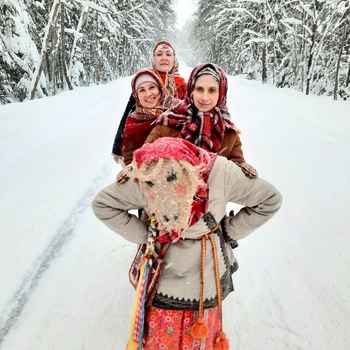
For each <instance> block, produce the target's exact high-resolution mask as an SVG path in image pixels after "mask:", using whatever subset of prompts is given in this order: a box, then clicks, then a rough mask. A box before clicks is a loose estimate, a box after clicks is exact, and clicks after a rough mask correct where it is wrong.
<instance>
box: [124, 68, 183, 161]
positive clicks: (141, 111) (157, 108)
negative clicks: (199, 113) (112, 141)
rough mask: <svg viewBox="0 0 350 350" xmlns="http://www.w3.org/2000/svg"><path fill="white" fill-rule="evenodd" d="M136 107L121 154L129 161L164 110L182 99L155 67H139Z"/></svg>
mask: <svg viewBox="0 0 350 350" xmlns="http://www.w3.org/2000/svg"><path fill="white" fill-rule="evenodd" d="M131 88H132V95H133V97H134V99H135V102H136V107H135V110H134V111H133V112H132V113H130V114H129V115H128V117H127V119H126V123H125V127H124V133H123V138H122V144H121V150H120V155H121V156H122V157H123V159H124V163H125V164H126V165H128V164H129V163H130V162H131V161H132V157H133V153H134V151H135V150H137V149H138V148H140V147H141V146H142V145H143V144H144V142H145V140H146V138H147V136H148V135H149V133H150V132H151V130H152V129H153V125H151V124H152V123H153V122H154V121H155V120H156V119H157V118H158V117H159V116H160V115H161V114H162V113H163V112H164V111H166V110H168V109H169V108H171V107H172V106H174V105H175V104H177V103H178V102H179V101H180V100H179V99H177V98H175V97H173V96H172V95H170V94H169V92H168V90H167V89H166V88H165V86H164V84H163V81H162V79H161V77H160V76H159V75H158V74H157V73H156V72H155V71H154V70H152V69H142V70H140V71H138V72H137V73H136V74H135V76H134V77H133V79H132V81H131Z"/></svg>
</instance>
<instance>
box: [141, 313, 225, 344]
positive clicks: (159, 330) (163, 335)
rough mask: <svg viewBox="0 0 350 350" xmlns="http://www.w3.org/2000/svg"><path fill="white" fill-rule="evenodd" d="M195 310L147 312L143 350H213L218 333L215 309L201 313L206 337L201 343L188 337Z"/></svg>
mask: <svg viewBox="0 0 350 350" xmlns="http://www.w3.org/2000/svg"><path fill="white" fill-rule="evenodd" d="M197 318H198V311H197V310H196V311H194V310H166V309H160V308H157V307H154V306H151V307H149V308H148V309H147V312H146V322H145V323H146V325H145V335H144V339H145V344H144V347H143V349H144V350H163V349H164V350H212V349H213V346H214V340H215V339H216V337H217V336H218V334H219V331H220V329H221V322H220V318H219V309H218V307H217V306H216V307H213V308H211V309H205V310H204V319H205V322H206V324H207V325H208V327H209V337H208V338H206V339H203V340H200V339H194V338H192V336H191V335H190V327H191V325H192V322H193V320H195V319H197Z"/></svg>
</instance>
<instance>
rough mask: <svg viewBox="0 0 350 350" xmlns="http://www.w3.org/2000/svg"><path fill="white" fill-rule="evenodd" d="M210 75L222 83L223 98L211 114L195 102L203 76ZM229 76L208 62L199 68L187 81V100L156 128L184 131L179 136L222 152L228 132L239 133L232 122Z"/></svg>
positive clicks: (166, 114)
mask: <svg viewBox="0 0 350 350" xmlns="http://www.w3.org/2000/svg"><path fill="white" fill-rule="evenodd" d="M204 74H209V75H211V76H213V77H214V79H216V80H217V81H218V84H219V98H218V102H217V104H216V106H215V107H214V108H213V109H212V110H211V111H209V112H202V111H199V110H198V109H197V108H196V107H195V105H194V101H193V90H194V86H195V83H196V80H197V78H198V77H199V76H201V75H204ZM227 89H228V84H227V77H226V74H225V72H224V71H223V69H222V68H220V67H219V66H217V65H216V64H214V63H204V64H201V65H199V66H197V67H195V68H194V69H193V70H192V72H191V74H190V77H189V79H188V82H187V92H186V96H185V99H184V100H183V101H182V102H180V103H179V104H177V105H175V106H174V107H173V108H172V109H170V110H168V111H166V112H164V113H163V114H162V115H161V116H160V117H159V118H158V119H157V120H156V122H155V124H156V125H169V126H174V127H177V128H181V132H180V134H179V137H181V138H183V139H185V140H188V141H190V142H192V143H194V144H196V145H197V146H199V147H202V148H204V149H206V150H208V151H211V152H217V151H218V150H219V149H220V146H221V143H222V140H223V137H224V133H225V129H233V130H235V131H236V132H237V133H239V131H238V129H237V128H236V126H235V125H234V124H233V123H232V121H231V120H230V114H229V112H228V108H227V104H226V103H227Z"/></svg>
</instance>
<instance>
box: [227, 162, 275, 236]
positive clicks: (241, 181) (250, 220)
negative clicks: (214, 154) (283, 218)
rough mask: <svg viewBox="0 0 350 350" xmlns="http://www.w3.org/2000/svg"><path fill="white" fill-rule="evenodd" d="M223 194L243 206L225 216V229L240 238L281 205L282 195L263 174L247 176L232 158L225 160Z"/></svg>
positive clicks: (270, 215) (265, 220) (263, 222)
mask: <svg viewBox="0 0 350 350" xmlns="http://www.w3.org/2000/svg"><path fill="white" fill-rule="evenodd" d="M225 167H226V169H225V197H226V200H227V201H228V202H233V203H237V204H239V205H242V206H243V207H242V208H241V209H240V210H239V212H238V213H237V214H236V215H235V216H233V217H232V216H228V217H225V218H224V223H225V228H226V230H227V233H228V234H229V235H230V236H231V237H232V238H233V239H236V240H239V239H242V238H244V237H246V236H248V235H249V234H250V233H252V232H253V231H255V230H256V229H257V228H258V227H260V226H262V225H263V224H265V223H266V222H267V221H268V220H270V219H271V218H272V217H273V216H274V215H275V214H276V213H277V212H278V210H279V209H280V207H281V205H282V195H281V194H280V192H279V191H278V190H277V189H276V188H275V186H273V185H272V184H271V183H269V182H268V181H266V180H264V179H262V178H256V179H250V178H248V177H247V176H245V175H244V174H243V172H242V171H241V170H240V168H239V167H238V166H237V165H236V164H234V163H233V162H226V166H225Z"/></svg>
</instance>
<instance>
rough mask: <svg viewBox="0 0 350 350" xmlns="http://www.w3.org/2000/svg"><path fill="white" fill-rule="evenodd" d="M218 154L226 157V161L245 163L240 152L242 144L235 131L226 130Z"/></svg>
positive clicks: (241, 151)
mask: <svg viewBox="0 0 350 350" xmlns="http://www.w3.org/2000/svg"><path fill="white" fill-rule="evenodd" d="M218 154H219V155H221V156H223V157H226V158H227V159H228V160H231V161H233V162H237V163H244V162H245V160H244V156H243V150H242V142H241V139H240V137H239V135H238V134H237V133H236V131H235V130H230V129H226V131H225V135H224V138H223V140H222V145H221V147H220V150H219V151H218Z"/></svg>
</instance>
